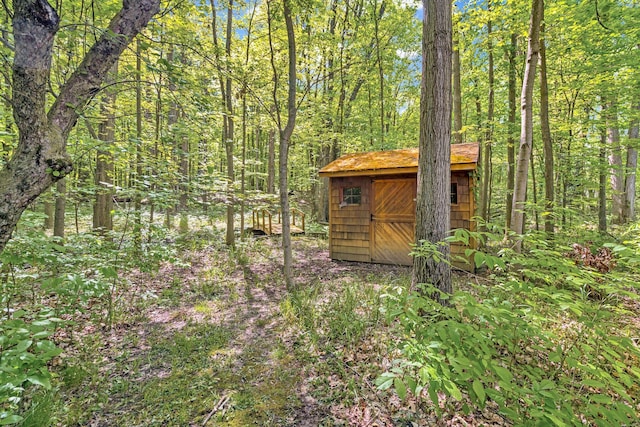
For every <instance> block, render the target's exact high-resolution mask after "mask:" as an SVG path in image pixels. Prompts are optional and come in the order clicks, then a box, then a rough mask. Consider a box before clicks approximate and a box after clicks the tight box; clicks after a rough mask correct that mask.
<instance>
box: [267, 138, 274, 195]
mask: <svg viewBox="0 0 640 427" xmlns="http://www.w3.org/2000/svg"><path fill="white" fill-rule="evenodd" d="M268 152H269V153H268V159H267V193H269V194H276V131H275V129H270V130H269V147H268Z"/></svg>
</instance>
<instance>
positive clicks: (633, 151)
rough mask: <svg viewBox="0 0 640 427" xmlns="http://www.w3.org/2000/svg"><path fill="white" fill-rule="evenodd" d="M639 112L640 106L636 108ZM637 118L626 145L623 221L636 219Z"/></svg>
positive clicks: (632, 123)
mask: <svg viewBox="0 0 640 427" xmlns="http://www.w3.org/2000/svg"><path fill="white" fill-rule="evenodd" d="M636 110H638V111H640V104H638V105H637V106H636ZM639 121H640V120H638V118H636V119H634V120H633V121H632V122H631V126H630V127H629V143H628V145H627V164H626V167H625V179H624V195H625V197H624V211H623V213H624V220H625V221H635V219H636V170H637V168H638V133H639V132H638V122H639Z"/></svg>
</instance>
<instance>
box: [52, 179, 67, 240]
mask: <svg viewBox="0 0 640 427" xmlns="http://www.w3.org/2000/svg"><path fill="white" fill-rule="evenodd" d="M66 181H67V180H66V179H64V178H63V179H61V180H59V181H58V182H57V183H56V193H57V194H56V217H55V221H54V224H53V235H54V236H57V237H60V238H62V239H64V213H65V207H66V204H67V182H66Z"/></svg>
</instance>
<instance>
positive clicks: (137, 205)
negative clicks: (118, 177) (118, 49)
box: [133, 39, 144, 253]
mask: <svg viewBox="0 0 640 427" xmlns="http://www.w3.org/2000/svg"><path fill="white" fill-rule="evenodd" d="M141 74H142V61H141V59H140V39H136V156H135V180H134V187H135V193H134V196H133V201H134V211H135V215H134V225H133V241H134V245H135V251H137V252H138V253H142V192H143V191H144V189H143V178H142V82H141V80H140V77H141Z"/></svg>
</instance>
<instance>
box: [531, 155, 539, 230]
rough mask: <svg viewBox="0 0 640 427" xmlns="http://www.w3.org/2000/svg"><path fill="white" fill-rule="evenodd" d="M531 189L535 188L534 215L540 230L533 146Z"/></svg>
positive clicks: (537, 228)
mask: <svg viewBox="0 0 640 427" xmlns="http://www.w3.org/2000/svg"><path fill="white" fill-rule="evenodd" d="M530 163H531V189H532V190H533V206H534V208H533V217H534V218H535V226H536V231H538V230H540V217H539V215H538V182H537V181H536V169H535V159H534V156H533V147H531V158H530Z"/></svg>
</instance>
